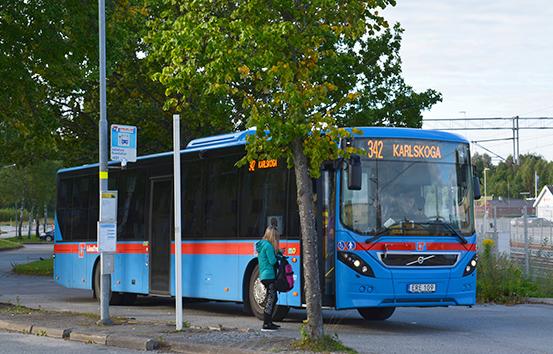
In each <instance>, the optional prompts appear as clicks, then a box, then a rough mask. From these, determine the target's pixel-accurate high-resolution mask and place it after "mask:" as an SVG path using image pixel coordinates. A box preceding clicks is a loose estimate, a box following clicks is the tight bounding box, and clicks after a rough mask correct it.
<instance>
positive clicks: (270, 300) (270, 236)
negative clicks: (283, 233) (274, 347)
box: [255, 225, 280, 331]
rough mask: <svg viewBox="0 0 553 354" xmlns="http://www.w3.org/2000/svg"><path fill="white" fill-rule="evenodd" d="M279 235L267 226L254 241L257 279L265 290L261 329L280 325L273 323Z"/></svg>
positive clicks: (275, 230) (272, 329) (275, 327)
mask: <svg viewBox="0 0 553 354" xmlns="http://www.w3.org/2000/svg"><path fill="white" fill-rule="evenodd" d="M279 239H280V236H279V234H278V231H277V229H276V228H275V227H274V226H272V225H271V226H269V227H268V228H267V230H265V235H263V239H262V240H261V241H259V242H257V243H256V245H255V249H256V250H257V260H258V263H259V280H261V283H263V285H265V289H266V290H267V293H266V297H265V310H264V311H263V327H262V328H261V330H262V331H275V330H277V329H278V328H279V327H280V326H278V325H276V324H274V323H273V319H272V317H273V310H274V308H275V306H276V302H277V292H276V289H275V279H276V268H277V264H278V259H277V258H278V257H279V253H278V250H279V248H278V244H279V241H280V240H279Z"/></svg>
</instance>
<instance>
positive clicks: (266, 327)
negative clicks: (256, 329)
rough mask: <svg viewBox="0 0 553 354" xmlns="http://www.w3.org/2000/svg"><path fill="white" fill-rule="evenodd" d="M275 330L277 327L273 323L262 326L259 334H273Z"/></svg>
mask: <svg viewBox="0 0 553 354" xmlns="http://www.w3.org/2000/svg"><path fill="white" fill-rule="evenodd" d="M277 329H278V327H277V326H276V325H274V324H273V323H271V324H264V325H263V327H262V328H261V332H274V331H276V330H277Z"/></svg>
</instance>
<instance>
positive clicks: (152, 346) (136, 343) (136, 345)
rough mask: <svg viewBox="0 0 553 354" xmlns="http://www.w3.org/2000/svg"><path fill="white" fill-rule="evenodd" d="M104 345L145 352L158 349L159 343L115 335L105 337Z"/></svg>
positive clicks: (148, 339) (141, 338)
mask: <svg viewBox="0 0 553 354" xmlns="http://www.w3.org/2000/svg"><path fill="white" fill-rule="evenodd" d="M106 345H109V346H113V347H120V348H128V349H136V350H146V351H150V350H156V349H159V342H158V341H157V340H155V339H152V338H143V337H136V336H120V335H116V334H111V335H108V336H107V340H106Z"/></svg>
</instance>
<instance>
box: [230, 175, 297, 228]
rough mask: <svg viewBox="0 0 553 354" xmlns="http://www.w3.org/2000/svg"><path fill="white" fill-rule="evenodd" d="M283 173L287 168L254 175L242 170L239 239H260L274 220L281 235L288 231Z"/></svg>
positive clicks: (284, 176) (284, 177)
mask: <svg viewBox="0 0 553 354" xmlns="http://www.w3.org/2000/svg"><path fill="white" fill-rule="evenodd" d="M286 174H287V173H286V169H285V168H280V167H277V168H270V169H263V170H255V171H253V172H252V171H249V170H248V169H247V168H244V169H243V174H242V178H243V181H242V183H241V185H242V197H241V198H240V201H241V208H240V237H244V238H260V237H262V236H263V233H264V231H265V228H266V227H267V226H269V225H268V223H270V222H271V220H273V219H274V220H275V222H276V224H277V226H278V230H279V232H280V233H281V234H283V233H285V232H287V231H286V228H287V225H286V218H285V217H284V214H285V211H286V192H285V191H286Z"/></svg>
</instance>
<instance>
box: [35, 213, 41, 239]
mask: <svg viewBox="0 0 553 354" xmlns="http://www.w3.org/2000/svg"><path fill="white" fill-rule="evenodd" d="M38 211H39V208H36V209H35V235H36V237H38V235H40V218H39V217H38Z"/></svg>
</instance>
